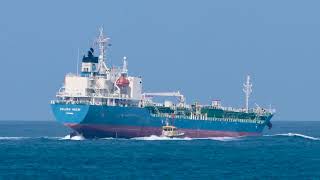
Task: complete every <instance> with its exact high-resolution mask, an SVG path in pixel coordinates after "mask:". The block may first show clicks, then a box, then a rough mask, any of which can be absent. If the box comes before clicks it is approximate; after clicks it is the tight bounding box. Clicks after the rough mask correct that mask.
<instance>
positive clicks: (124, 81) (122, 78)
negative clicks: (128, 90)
mask: <svg viewBox="0 0 320 180" xmlns="http://www.w3.org/2000/svg"><path fill="white" fill-rule="evenodd" d="M116 84H117V86H118V87H126V86H129V84H130V81H129V80H128V79H127V78H126V77H125V76H124V75H121V76H120V77H119V79H118V80H117V82H116Z"/></svg>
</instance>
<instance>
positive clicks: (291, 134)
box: [264, 133, 320, 140]
mask: <svg viewBox="0 0 320 180" xmlns="http://www.w3.org/2000/svg"><path fill="white" fill-rule="evenodd" d="M264 136H289V137H301V138H305V139H311V140H320V138H316V137H312V136H307V135H304V134H298V133H283V134H273V135H264Z"/></svg>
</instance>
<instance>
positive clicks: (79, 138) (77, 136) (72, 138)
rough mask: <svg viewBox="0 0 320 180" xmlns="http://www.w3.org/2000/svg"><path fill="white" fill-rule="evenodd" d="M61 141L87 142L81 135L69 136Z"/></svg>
mask: <svg viewBox="0 0 320 180" xmlns="http://www.w3.org/2000/svg"><path fill="white" fill-rule="evenodd" d="M60 140H73V141H83V140H85V138H84V137H83V136H81V135H76V136H72V137H71V136H70V134H69V135H66V136H65V137H63V138H61V139H60Z"/></svg>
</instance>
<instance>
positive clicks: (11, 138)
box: [0, 137, 30, 140]
mask: <svg viewBox="0 0 320 180" xmlns="http://www.w3.org/2000/svg"><path fill="white" fill-rule="evenodd" d="M28 138H30V137H0V140H21V139H28Z"/></svg>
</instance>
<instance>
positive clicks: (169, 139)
mask: <svg viewBox="0 0 320 180" xmlns="http://www.w3.org/2000/svg"><path fill="white" fill-rule="evenodd" d="M131 139H132V140H143V141H190V140H214V141H234V140H239V139H240V137H208V138H189V137H183V138H179V137H175V138H169V137H162V136H156V135H151V136H147V137H136V138H131Z"/></svg>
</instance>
